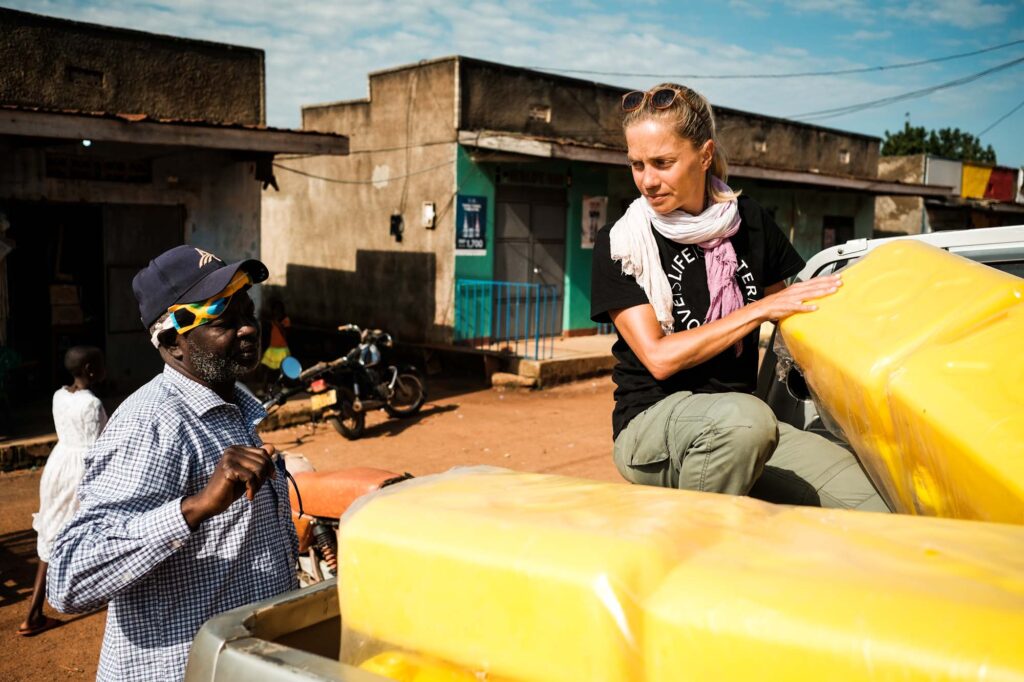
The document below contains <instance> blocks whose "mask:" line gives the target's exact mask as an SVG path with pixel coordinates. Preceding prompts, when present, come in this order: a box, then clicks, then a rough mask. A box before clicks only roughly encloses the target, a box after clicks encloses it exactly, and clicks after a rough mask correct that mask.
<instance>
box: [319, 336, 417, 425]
mask: <svg viewBox="0 0 1024 682" xmlns="http://www.w3.org/2000/svg"><path fill="white" fill-rule="evenodd" d="M338 331H343V332H355V333H356V334H359V344H358V345H357V346H356V347H355V348H353V349H352V350H351V351H350V352H349V353H348V354H347V355H346V356H345V359H344V362H341V363H338V364H337V365H336V366H335V367H334V373H333V384H334V386H335V389H334V390H335V391H336V393H335V395H334V396H333V397H334V398H336V399H335V400H334V403H333V404H332V405H330V406H328V405H327V403H328V402H329V401H330V400H331V398H332V396H331V395H330V394H329V393H328V395H327V396H325V397H324V398H323V399H322V405H323V407H325V408H327V409H328V410H329V413H328V414H327V415H326V416H327V418H328V420H329V421H330V422H331V425H332V426H334V428H335V429H336V430H337V431H338V433H340V434H341V435H342V436H344V437H345V438H347V439H349V440H356V439H357V438H359V437H360V436H362V435H363V430H364V429H365V428H366V413H367V412H368V411H370V410H379V409H383V410H384V411H386V412H387V413H388V415H390V416H391V417H395V418H402V417H409V416H412V415H414V414H416V413H417V412H418V411H419V410H420V408H421V407H423V403H424V402H425V401H426V398H427V392H426V388H425V387H424V383H423V379H422V378H421V377H420V373H419V372H418V371H417V369H416V368H415V367H413V366H412V365H401V366H396V365H388V366H386V367H384V366H382V365H381V360H382V354H381V349H382V348H383V349H390V348H392V347H394V339H393V338H392V336H391V334H388V333H387V332H384V331H381V330H380V329H360V328H359V327H358V326H356V325H354V324H346V325H342V326H340V327H338Z"/></svg>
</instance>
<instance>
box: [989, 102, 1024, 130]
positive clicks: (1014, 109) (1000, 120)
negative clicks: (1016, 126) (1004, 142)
mask: <svg viewBox="0 0 1024 682" xmlns="http://www.w3.org/2000/svg"><path fill="white" fill-rule="evenodd" d="M1021 107H1024V100H1021V103H1020V104H1018V105H1017V106H1015V107H1014V108H1013V109H1010V110H1009V111H1007V112H1006V113H1005V114H1003V115H1002V116H1000V117H999V118H998V119H997V120H996V122H995V123H993V124H992V125H990V126H989V127H988V128H985V129H984V130H982V131H981V132H980V133H978V138H981V136H982V135H984V134H985V133H987V132H988V131H990V130H992V129H993V128H995V127H996V126H997V125H999V124H1000V123H1002V122H1003V121H1005V120H1006V119H1008V118H1010V117H1011V116H1013V115H1014V114H1015V113H1017V110H1018V109H1020V108H1021Z"/></svg>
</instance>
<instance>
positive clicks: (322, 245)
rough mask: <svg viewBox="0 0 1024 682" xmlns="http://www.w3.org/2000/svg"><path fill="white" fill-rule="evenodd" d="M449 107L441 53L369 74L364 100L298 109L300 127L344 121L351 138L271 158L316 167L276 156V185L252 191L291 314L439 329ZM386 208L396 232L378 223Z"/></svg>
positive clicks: (445, 260)
mask: <svg viewBox="0 0 1024 682" xmlns="http://www.w3.org/2000/svg"><path fill="white" fill-rule="evenodd" d="M454 111H455V69H454V62H452V61H445V62H438V63H435V64H432V65H426V66H424V67H423V68H419V69H416V68H410V69H399V70H394V71H387V72H381V73H378V74H372V75H371V78H370V99H369V100H368V101H356V102H341V103H337V104H329V105H320V106H314V107H307V108H305V109H304V110H303V127H304V128H305V129H309V130H319V131H330V132H341V133H344V134H345V135H349V136H350V139H351V145H352V147H351V153H350V155H349V156H344V157H326V156H321V157H311V158H301V159H287V158H284V159H281V160H280V161H279V163H280V164H281V165H283V166H287V167H289V168H293V169H296V170H300V171H302V172H303V173H307V174H309V175H313V176H318V177H308V176H304V175H299V174H297V173H293V172H289V171H287V170H284V169H281V168H276V169H275V173H276V175H277V178H278V183H279V185H280V187H281V191H280V192H274V191H273V190H267V191H265V192H264V193H263V239H262V253H263V258H264V260H265V261H266V262H267V265H268V266H269V267H270V271H271V283H272V284H273V285H275V286H276V287H280V288H281V289H282V291H281V294H282V296H283V298H284V300H285V302H286V305H287V308H288V312H289V315H290V316H291V317H292V319H293V320H295V321H296V322H297V323H299V324H307V325H314V326H319V327H323V328H332V327H333V326H336V325H339V324H342V323H345V322H354V323H356V324H359V325H360V326H378V327H381V328H385V329H388V330H391V331H393V332H395V333H397V334H398V336H399V338H400V339H403V340H408V341H422V340H428V341H443V340H447V339H449V338H450V334H451V327H452V324H453V320H454V312H453V310H452V306H453V300H454V279H455V277H454V267H455V254H454V250H455V249H454V246H455V235H454V223H455V218H454V203H453V200H454V196H455V193H456V187H455V166H456V153H457V145H456V144H455V142H454V140H455V128H454V118H455V116H454ZM321 178H329V179H331V180H325V179H321ZM332 180H333V181H332ZM338 180H343V181H344V182H337V181H338ZM424 202H432V203H433V204H434V206H435V210H436V214H437V215H436V218H435V227H434V229H427V228H425V227H423V226H422V222H421V214H422V206H423V203H424ZM393 214H399V215H401V216H402V221H403V225H404V233H403V234H402V241H401V242H398V241H396V240H395V238H394V237H393V236H392V235H391V234H390V229H389V228H390V220H391V216H392V215H393Z"/></svg>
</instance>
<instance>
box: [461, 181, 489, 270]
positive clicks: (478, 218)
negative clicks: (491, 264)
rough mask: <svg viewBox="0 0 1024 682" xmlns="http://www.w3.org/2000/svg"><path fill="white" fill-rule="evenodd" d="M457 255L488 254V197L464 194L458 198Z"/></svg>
mask: <svg viewBox="0 0 1024 682" xmlns="http://www.w3.org/2000/svg"><path fill="white" fill-rule="evenodd" d="M455 253H456V255H459V256H483V255H484V254H486V253H487V197H473V196H465V195H462V194H460V195H458V196H457V197H456V210H455Z"/></svg>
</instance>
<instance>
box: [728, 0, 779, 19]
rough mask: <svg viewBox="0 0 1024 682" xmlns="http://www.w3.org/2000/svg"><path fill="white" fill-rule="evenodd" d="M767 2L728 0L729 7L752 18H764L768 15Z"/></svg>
mask: <svg viewBox="0 0 1024 682" xmlns="http://www.w3.org/2000/svg"><path fill="white" fill-rule="evenodd" d="M766 5H767V3H764V2H755V1H754V0H729V8H730V9H733V10H736V11H738V12H742V13H743V14H746V15H747V16H748V17H753V18H754V19H764V18H766V17H767V16H769V12H768V9H767V7H766Z"/></svg>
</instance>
